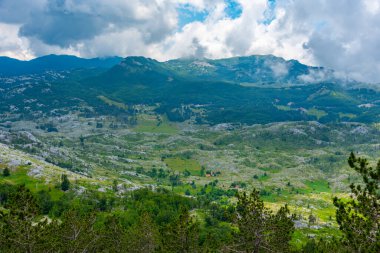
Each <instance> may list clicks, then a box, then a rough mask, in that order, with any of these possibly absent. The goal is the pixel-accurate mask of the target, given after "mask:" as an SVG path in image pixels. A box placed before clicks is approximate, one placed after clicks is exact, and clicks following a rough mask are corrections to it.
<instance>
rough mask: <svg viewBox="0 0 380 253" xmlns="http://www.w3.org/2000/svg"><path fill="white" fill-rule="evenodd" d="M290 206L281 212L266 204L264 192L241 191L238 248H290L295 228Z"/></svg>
mask: <svg viewBox="0 0 380 253" xmlns="http://www.w3.org/2000/svg"><path fill="white" fill-rule="evenodd" d="M292 219H293V217H292V216H290V212H289V209H288V207H287V206H284V207H281V208H280V210H279V211H278V212H277V213H273V212H272V211H271V210H269V209H268V208H266V207H265V206H264V202H263V201H262V200H261V199H260V193H259V192H258V191H257V190H253V191H252V193H251V194H250V195H247V193H245V192H244V193H242V194H240V195H238V203H237V206H236V213H235V220H236V225H237V227H238V228H239V232H238V234H237V240H236V243H235V245H234V248H235V250H236V251H238V252H254V253H258V252H287V251H289V242H290V240H291V237H292V234H293V232H294V223H293V221H292Z"/></svg>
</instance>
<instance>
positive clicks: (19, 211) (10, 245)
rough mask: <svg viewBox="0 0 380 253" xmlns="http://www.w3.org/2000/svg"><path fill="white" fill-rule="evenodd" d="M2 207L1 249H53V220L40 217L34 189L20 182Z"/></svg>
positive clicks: (31, 250)
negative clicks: (30, 189)
mask: <svg viewBox="0 0 380 253" xmlns="http://www.w3.org/2000/svg"><path fill="white" fill-rule="evenodd" d="M5 208H6V209H8V212H4V211H1V210H0V252H52V244H51V241H50V238H51V237H50V235H51V234H52V233H51V228H52V223H50V224H49V223H48V221H47V219H41V218H38V217H39V215H40V210H39V208H38V205H37V203H36V200H35V198H34V196H33V195H32V193H31V192H30V191H29V190H28V189H26V188H25V186H20V187H19V188H18V189H17V191H16V192H14V193H12V194H11V195H10V196H9V199H8V201H7V203H6V205H5Z"/></svg>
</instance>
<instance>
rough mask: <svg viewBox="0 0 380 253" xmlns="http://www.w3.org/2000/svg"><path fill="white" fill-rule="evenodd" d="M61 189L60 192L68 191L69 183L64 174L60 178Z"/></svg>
mask: <svg viewBox="0 0 380 253" xmlns="http://www.w3.org/2000/svg"><path fill="white" fill-rule="evenodd" d="M61 189H62V191H68V190H69V189H70V181H69V178H68V177H67V175H65V174H63V175H62V177H61Z"/></svg>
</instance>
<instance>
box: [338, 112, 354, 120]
mask: <svg viewBox="0 0 380 253" xmlns="http://www.w3.org/2000/svg"><path fill="white" fill-rule="evenodd" d="M356 117H357V116H356V115H355V114H353V113H343V112H340V113H339V118H340V119H344V118H348V119H355V118H356Z"/></svg>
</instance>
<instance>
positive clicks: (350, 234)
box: [334, 153, 380, 252]
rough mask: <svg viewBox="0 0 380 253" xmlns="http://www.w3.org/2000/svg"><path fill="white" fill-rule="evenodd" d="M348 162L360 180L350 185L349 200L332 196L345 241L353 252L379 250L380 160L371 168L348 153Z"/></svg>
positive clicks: (362, 159)
mask: <svg viewBox="0 0 380 253" xmlns="http://www.w3.org/2000/svg"><path fill="white" fill-rule="evenodd" d="M348 164H349V166H350V167H351V168H353V169H354V170H355V171H356V172H358V173H359V174H360V175H361V177H362V180H363V182H362V183H361V184H351V186H350V188H351V192H352V195H351V199H349V200H345V199H338V198H334V205H335V206H336V207H337V211H336V219H337V222H338V224H339V226H340V230H341V231H342V232H343V234H344V242H345V243H346V244H347V245H349V246H350V248H352V249H354V250H355V251H356V252H380V191H379V189H380V188H379V187H380V160H379V162H378V163H377V165H376V167H372V166H370V165H369V162H368V161H367V159H365V158H361V157H356V156H355V155H354V153H351V155H350V157H349V159H348Z"/></svg>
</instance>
